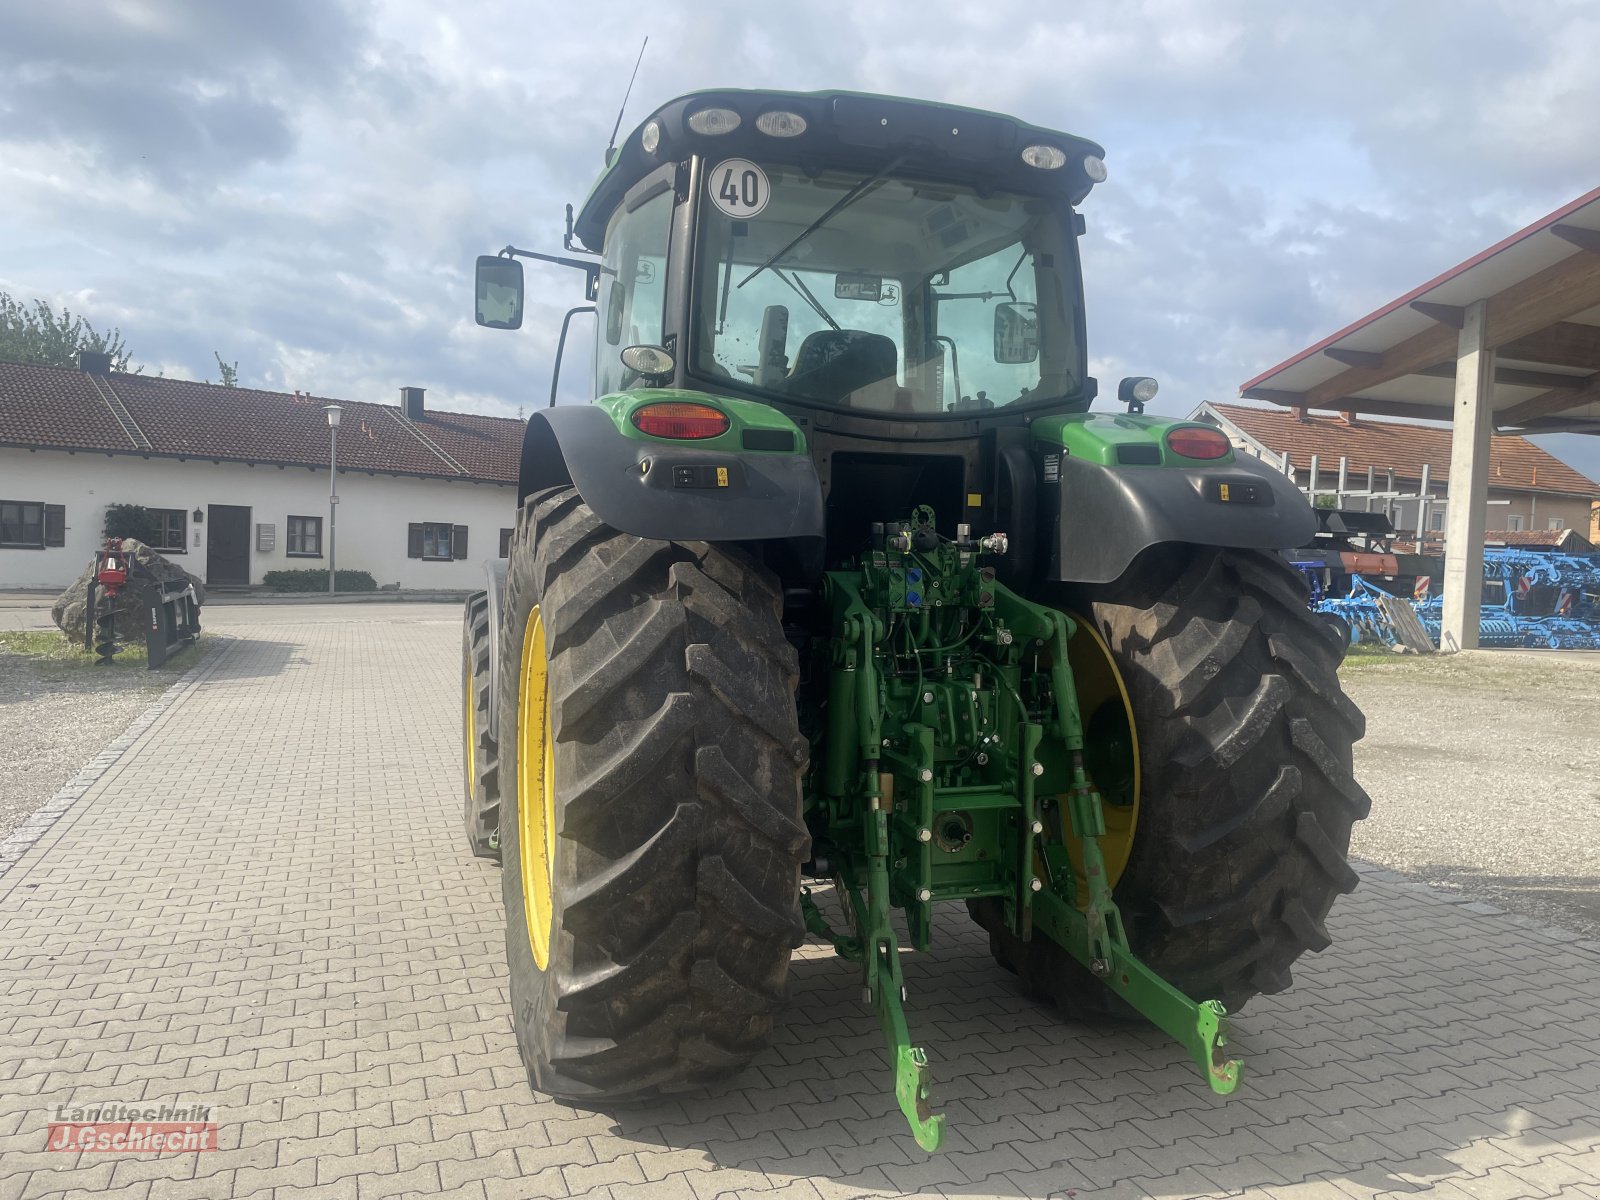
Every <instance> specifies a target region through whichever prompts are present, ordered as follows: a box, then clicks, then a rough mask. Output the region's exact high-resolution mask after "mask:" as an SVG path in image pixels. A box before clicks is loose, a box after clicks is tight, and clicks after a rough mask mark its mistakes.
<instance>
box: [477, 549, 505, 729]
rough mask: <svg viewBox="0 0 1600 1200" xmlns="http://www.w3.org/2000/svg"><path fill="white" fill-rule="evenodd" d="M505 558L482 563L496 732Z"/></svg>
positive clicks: (491, 717)
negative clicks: (487, 606) (487, 611)
mask: <svg viewBox="0 0 1600 1200" xmlns="http://www.w3.org/2000/svg"><path fill="white" fill-rule="evenodd" d="M508 565H509V563H508V562H507V560H506V559H503V558H491V559H487V560H486V561H485V562H484V564H483V573H484V576H485V579H484V587H485V589H486V591H485V596H486V598H487V600H488V603H489V614H488V615H489V728H490V729H492V730H494V731H496V732H497V733H498V731H499V729H500V724H499V707H500V617H501V614H502V612H503V611H504V607H505V606H504V605H503V604H502V603H501V602H502V601H503V600H504V598H505V591H506V567H507V566H508Z"/></svg>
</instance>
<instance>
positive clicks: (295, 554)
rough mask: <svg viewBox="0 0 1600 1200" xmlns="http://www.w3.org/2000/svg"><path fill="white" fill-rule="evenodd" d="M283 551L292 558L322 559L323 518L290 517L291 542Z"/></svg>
mask: <svg viewBox="0 0 1600 1200" xmlns="http://www.w3.org/2000/svg"><path fill="white" fill-rule="evenodd" d="M283 549H284V553H285V554H287V555H288V556H289V557H290V558H321V557H322V518H321V517H290V518H289V542H288V545H286V546H285V547H284V548H283Z"/></svg>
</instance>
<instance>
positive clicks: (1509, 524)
mask: <svg viewBox="0 0 1600 1200" xmlns="http://www.w3.org/2000/svg"><path fill="white" fill-rule="evenodd" d="M1506 532H1507V533H1521V532H1522V514H1521V513H1508V514H1507V515H1506Z"/></svg>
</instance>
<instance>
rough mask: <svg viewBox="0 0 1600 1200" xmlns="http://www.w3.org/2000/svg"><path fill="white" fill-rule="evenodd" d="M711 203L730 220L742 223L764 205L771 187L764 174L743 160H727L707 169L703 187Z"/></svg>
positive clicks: (768, 197)
mask: <svg viewBox="0 0 1600 1200" xmlns="http://www.w3.org/2000/svg"><path fill="white" fill-rule="evenodd" d="M707 186H708V187H709V189H710V191H711V203H713V204H715V205H716V206H717V207H718V208H720V209H721V210H722V211H723V212H725V213H727V214H728V215H729V216H730V217H737V218H738V219H740V220H744V219H745V218H747V217H753V216H755V215H756V214H757V213H759V212H760V211H761V210H762V209H763V208H765V207H766V206H767V201H768V200H770V199H771V198H772V184H771V183H770V182H768V180H767V173H766V172H765V171H763V170H762V169H761V168H760V167H758V166H757V165H756V164H755V163H753V162H751V161H750V160H749V159H747V158H729V159H724V160H723V161H722V162H719V163H718V164H717V165H716V166H714V167H712V168H711V179H710V182H709V183H708V185H707Z"/></svg>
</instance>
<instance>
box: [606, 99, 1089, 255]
mask: <svg viewBox="0 0 1600 1200" xmlns="http://www.w3.org/2000/svg"><path fill="white" fill-rule="evenodd" d="M710 108H722V109H728V110H731V111H732V112H734V113H736V114H737V115H738V117H739V122H738V125H737V127H736V128H734V129H733V130H731V131H730V132H727V133H720V134H703V133H696V132H694V131H693V130H692V129H690V128H689V126H688V120H689V118H690V117H691V116H694V115H695V114H697V113H700V112H702V111H703V110H705V109H710ZM768 112H786V113H793V114H795V115H797V116H799V117H801V118H803V119H804V121H805V130H804V132H802V133H800V134H799V135H798V136H791V137H776V136H772V135H769V134H766V133H763V132H761V131H760V130H759V129H757V127H756V119H757V118H758V117H760V116H761V115H762V114H764V113H768ZM651 125H654V126H655V134H654V136H655V145H654V149H653V150H649V151H647V150H646V149H645V148H644V132H645V130H646V129H647V128H648V127H650V126H651ZM1033 145H1045V146H1052V147H1055V148H1056V149H1059V150H1060V151H1062V153H1063V155H1064V158H1065V161H1064V163H1063V165H1062V166H1060V167H1058V168H1056V169H1054V170H1044V169H1040V168H1038V167H1032V166H1029V165H1028V164H1027V163H1025V162H1023V160H1022V158H1021V152H1022V150H1023V149H1024V147H1027V146H1033ZM693 154H701V155H705V156H708V157H715V158H717V159H722V158H752V159H755V160H757V161H782V162H794V163H798V164H799V165H801V166H802V167H805V168H807V169H811V168H815V169H817V170H822V169H825V168H828V167H838V168H843V169H846V170H848V169H851V168H854V169H859V170H866V171H875V170H879V169H881V168H882V167H883V166H884V165H886V164H888V163H891V162H894V161H895V160H896V159H901V164H900V167H899V168H898V171H903V172H904V173H905V174H911V175H921V176H927V177H931V178H936V179H941V180H948V181H950V182H955V183H970V184H973V185H975V186H978V187H983V188H998V189H1003V190H1006V191H1019V192H1029V193H1035V194H1046V195H1051V196H1055V197H1059V198H1061V199H1064V200H1066V201H1067V202H1068V203H1070V204H1078V203H1079V202H1081V201H1082V200H1083V198H1084V197H1085V196H1087V195H1088V194H1089V190H1090V189H1091V188H1092V187H1093V186H1094V180H1093V179H1092V178H1091V177H1090V176H1089V174H1088V171H1087V169H1086V167H1085V165H1084V160H1085V159H1086V158H1090V157H1093V158H1102V157H1103V156H1104V154H1105V151H1104V150H1103V149H1102V148H1101V147H1100V146H1099V145H1098V144H1096V143H1094V142H1091V141H1089V140H1088V139H1087V138H1081V137H1077V136H1075V135H1073V134H1069V133H1062V132H1060V131H1058V130H1054V129H1044V128H1041V127H1039V126H1036V125H1029V124H1027V123H1026V122H1023V121H1019V120H1017V119H1016V118H1014V117H1008V116H1005V115H1003V114H1000V113H992V112H985V111H983V110H982V109H976V108H964V107H962V106H960V105H956V104H935V103H931V102H929V101H925V100H910V99H905V98H903V97H898V96H880V95H875V94H872V93H869V92H839V91H827V92H778V91H750V90H744V89H735V88H727V89H717V90H711V91H701V92H691V93H689V94H688V95H686V96H679V97H678V98H677V99H675V100H671V101H668V102H667V103H666V104H663V105H662V106H661V107H660V108H657V109H656V110H655V111H654V112H652V113H651V114H650V115H649V116H648V117H646V118H645V119H644V120H643V121H641V122H640V123H639V125H638V127H637V128H636V129H634V131H633V132H632V133H630V134H629V135H628V137H627V138H626V139H625V140H624V141H623V142H622V144H621V145H620V146H618V147H617V149H616V152H615V154H614V155H613V157H612V159H611V162H610V163H609V164H608V165H607V167H606V169H605V172H604V173H603V174H602V175H601V176H600V178H599V179H598V180H597V181H596V182H595V185H594V187H593V189H592V190H591V191H590V193H589V197H588V199H587V200H585V201H584V205H583V211H582V212H581V213H580V214H579V216H578V219H577V222H576V225H575V229H576V232H577V234H578V236H579V238H580V239H582V241H583V244H584V245H585V246H587V247H588V248H589V249H591V250H599V249H600V245H601V242H602V241H603V240H604V237H605V227H606V222H607V221H608V220H609V219H610V217H611V214H612V212H613V211H615V209H616V207H617V205H618V204H620V203H621V201H622V197H623V196H624V195H625V194H626V193H627V191H628V189H629V188H631V187H632V186H633V185H634V184H635V183H637V182H638V181H639V180H640V179H642V178H643V177H644V176H645V175H647V174H649V173H650V172H651V171H653V170H655V169H656V168H658V167H660V166H661V165H662V164H664V163H669V162H678V161H682V160H684V159H687V158H688V157H689V156H690V155H693Z"/></svg>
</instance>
